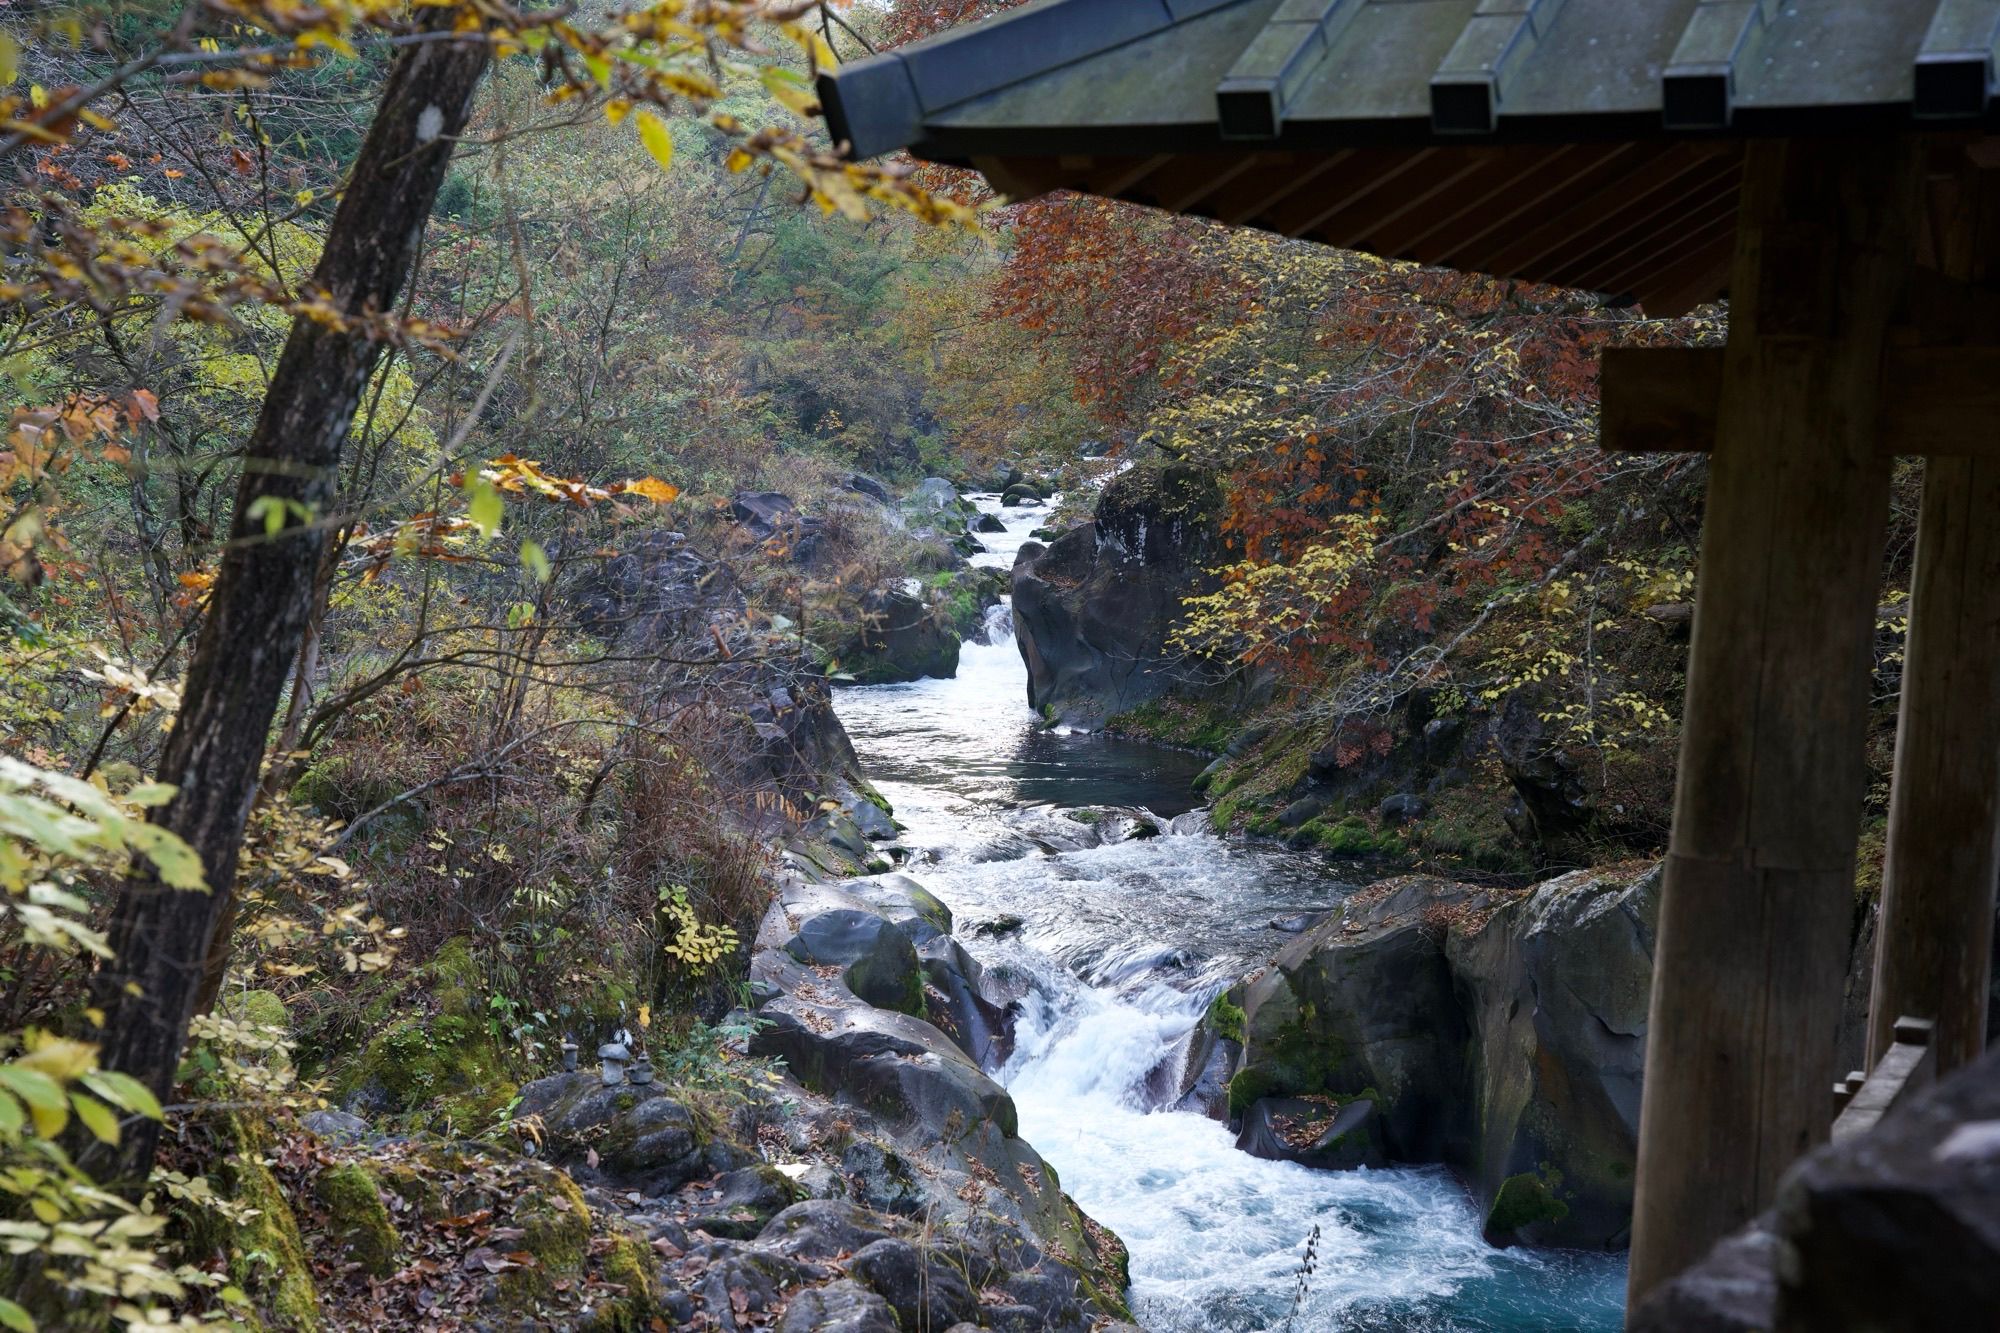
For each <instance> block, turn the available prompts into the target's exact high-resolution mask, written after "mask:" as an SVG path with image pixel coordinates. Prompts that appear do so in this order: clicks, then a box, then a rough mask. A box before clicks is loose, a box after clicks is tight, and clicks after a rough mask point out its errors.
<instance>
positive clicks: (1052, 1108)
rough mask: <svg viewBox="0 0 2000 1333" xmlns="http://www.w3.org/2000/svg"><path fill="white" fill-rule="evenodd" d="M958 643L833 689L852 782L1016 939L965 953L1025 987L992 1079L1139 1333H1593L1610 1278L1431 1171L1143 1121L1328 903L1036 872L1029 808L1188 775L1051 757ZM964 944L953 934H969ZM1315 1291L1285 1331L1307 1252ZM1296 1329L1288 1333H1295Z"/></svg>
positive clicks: (999, 685)
mask: <svg viewBox="0 0 2000 1333" xmlns="http://www.w3.org/2000/svg"><path fill="white" fill-rule="evenodd" d="M982 507H985V508H987V509H988V510H989V512H997V513H999V514H1000V516H1001V518H1002V521H1003V522H1005V523H1006V525H1007V529H1008V530H1007V532H1006V533H996V534H992V535H990V536H986V537H982V540H983V541H985V542H986V543H987V545H988V554H985V555H982V556H977V557H975V561H976V562H977V563H981V564H992V565H997V566H1001V567H1005V566H1008V565H1011V564H1012V563H1013V558H1014V554H1015V552H1016V551H1017V550H1018V549H1019V547H1020V546H1021V544H1022V542H1023V541H1025V539H1026V534H1027V533H1028V531H1029V530H1030V529H1032V528H1033V527H1035V526H1036V525H1037V524H1039V523H1041V522H1042V521H1043V520H1044V518H1045V517H1046V514H1047V509H1046V508H1045V507H1043V506H1039V505H1037V506H1022V507H1020V508H1013V509H1001V508H1000V507H999V506H998V505H997V504H996V503H993V502H991V501H984V502H982ZM996 637H998V640H999V641H998V642H995V643H990V644H977V643H971V642H968V643H967V644H966V645H965V647H964V649H963V651H962V653H961V656H960V660H959V672H958V675H957V677H956V678H954V679H952V680H923V681H917V682H914V683H911V684H907V685H884V686H872V687H866V688H857V689H849V690H843V691H841V692H840V694H839V695H837V696H836V706H837V708H838V711H839V713H840V716H841V719H842V721H843V723H844V724H845V725H846V727H847V730H848V732H849V734H850V735H851V736H852V738H853V740H854V744H855V748H856V750H857V751H858V752H859V754H860V756H861V759H862V762H863V765H864V767H865V768H866V769H867V771H868V773H869V774H870V776H871V777H872V778H874V779H875V781H876V784H877V786H879V787H880V788H881V789H882V791H883V793H884V794H885V795H886V796H888V798H889V800H890V801H891V803H892V804H894V806H895V808H896V815H897V818H898V819H900V820H902V821H903V822H904V823H905V824H907V825H908V826H909V832H908V833H907V834H906V835H905V838H904V841H905V843H906V844H908V845H909V846H911V847H913V848H915V849H917V853H918V855H917V857H916V859H915V860H913V862H912V864H911V865H910V866H909V867H908V870H909V872H910V873H912V874H914V875H915V876H917V877H918V878H919V879H921V880H922V881H923V882H924V883H925V885H927V886H928V887H929V888H930V889H931V890H932V891H933V892H934V893H936V894H937V895H938V896H939V897H940V898H942V899H943V900H944V901H945V902H946V903H947V904H948V905H950V906H951V908H952V909H953V911H954V912H955V913H956V914H957V915H958V917H959V920H960V921H961V922H962V923H975V922H977V921H978V920H980V919H982V918H986V919H991V918H995V917H998V916H1000V915H1002V914H1005V915H1009V916H1014V917H1018V918H1020V919H1021V920H1022V921H1023V925H1022V926H1021V928H1020V930H1019V931H1017V932H1014V933H1011V934H1008V935H1006V936H1004V937H1002V938H998V939H988V938H983V937H969V938H966V940H965V942H966V944H967V945H968V947H970V948H972V949H973V950H974V952H976V953H978V954H980V955H981V956H982V958H984V959H985V961H987V962H989V963H1002V962H1004V963H1006V964H1008V965H1010V966H1013V967H1015V968H1017V969H1020V970H1023V971H1025V972H1027V973H1028V974H1029V975H1031V976H1032V977H1034V978H1035V980H1036V982H1037V985H1036V989H1035V990H1034V992H1033V993H1032V994H1031V995H1030V996H1029V998H1028V1000H1027V1001H1026V1011H1025V1012H1024V1013H1023V1014H1022V1016H1021V1018H1020V1021H1019V1024H1018V1027H1017V1034H1016V1046H1015V1054H1014V1056H1013V1058H1012V1060H1011V1061H1010V1062H1009V1063H1008V1065H1007V1066H1006V1068H1004V1069H1002V1070H998V1071H995V1072H996V1074H997V1076H998V1077H999V1078H1000V1079H1001V1080H1002V1081H1003V1082H1005V1083H1006V1084H1007V1086H1008V1089H1009V1091H1010V1092H1011V1093H1012V1094H1013V1097H1014V1101H1015V1104H1016V1106H1017V1107H1018V1109H1019V1112H1020V1121H1021V1133H1022V1136H1023V1137H1024V1138H1026V1139H1027V1140H1028V1141H1029V1142H1030V1143H1032V1144H1034V1145H1035V1147H1036V1148H1037V1149H1038V1150H1039V1151H1040V1152H1041V1154H1042V1155H1043V1156H1044V1157H1045V1158H1047V1159H1048V1161H1049V1162H1050V1163H1051V1164H1052V1165H1053V1166H1054V1167H1055V1168H1056V1170H1057V1172H1058V1173H1059V1174H1060V1175H1061V1177H1062V1184H1063V1188H1064V1189H1065V1190H1067V1191H1068V1192H1069V1193H1070V1194H1071V1195H1072V1196H1073V1197H1074V1198H1075V1199H1076V1200H1077V1202H1078V1203H1079V1204H1081V1205H1082V1206H1083V1208H1084V1210H1085V1211H1086V1212H1088V1213H1089V1214H1090V1215H1091V1216H1092V1217H1095V1218H1097V1219H1098V1220H1099V1221H1101V1222H1103V1223H1104V1224H1105V1225H1106V1226H1108V1227H1110V1228H1111V1229H1112V1230H1113V1231H1115V1232H1116V1233H1117V1234H1118V1235H1119V1236H1120V1237H1121V1238H1123V1239H1124V1241H1125V1242H1126V1244H1127V1245H1128V1246H1130V1248H1131V1253H1132V1300H1133V1307H1134V1311H1135V1313H1136V1314H1137V1315H1138V1317H1139V1319H1140V1321H1141V1322H1142V1323H1143V1324H1144V1325H1145V1326H1146V1327H1147V1328H1149V1329H1155V1330H1163V1331H1167V1333H1182V1331H1186V1333H1194V1331H1195V1330H1251V1329H1266V1328H1281V1327H1287V1326H1289V1327H1290V1328H1292V1329H1296V1330H1299V1331H1300V1333H1304V1331H1305V1330H1343V1331H1351V1333H1389V1331H1391V1330H1397V1331H1408V1333H1421V1331H1427V1330H1434V1331H1436V1333H1460V1331H1463V1333H1473V1331H1475V1330H1480V1331H1486V1333H1525V1331H1526V1330H1546V1331H1548V1333H1609V1331H1610V1330H1615V1329H1617V1328H1618V1327H1619V1324H1620V1322H1621V1315H1620V1311H1621V1305H1622V1297H1623V1290H1624V1264H1623V1261H1622V1259H1621V1258H1620V1257H1617V1256H1606V1255H1582V1254H1572V1253H1565V1252H1546V1251H1544V1252H1536V1251H1527V1250H1505V1251H1501V1250H1495V1249H1493V1248H1491V1247H1490V1246H1488V1245H1486V1244H1485V1243H1484V1241H1482V1240H1481V1239H1480V1234H1479V1227H1480V1217H1479V1214H1478V1212H1477V1211H1476V1209H1475V1208H1474V1205H1473V1202H1472V1200H1471V1199H1470V1198H1469V1197H1468V1196H1467V1194H1466V1192H1465V1191H1464V1189H1463V1188H1461V1187H1460V1186H1459V1184H1458V1183H1457V1182H1456V1181H1455V1180H1454V1179H1453V1178H1452V1177H1451V1176H1450V1175H1449V1173H1447V1172H1445V1171H1444V1170H1442V1169H1409V1168H1397V1169H1393V1170H1381V1171H1353V1172H1325V1171H1311V1170H1308V1169H1306V1168H1304V1167H1299V1166H1294V1165H1291V1164H1289V1163H1281V1162H1266V1161H1261V1160H1259V1159H1257V1158H1253V1157H1250V1156H1249V1155H1247V1154H1245V1153H1240V1152H1238V1151H1236V1148H1235V1145H1234V1142H1233V1139H1232V1137H1231V1136H1230V1134H1229V1132H1228V1130H1227V1129H1226V1128H1224V1127H1223V1126H1222V1125H1220V1124H1217V1123H1216V1122H1214V1121H1211V1120H1208V1119H1205V1118H1203V1117H1200V1116H1196V1115H1188V1114H1177V1113H1172V1112H1167V1111H1162V1110H1158V1109H1156V1108H1154V1107H1153V1106H1152V1105H1150V1103H1151V1102H1152V1101H1153V1100H1155V1097H1154V1096H1153V1095H1152V1094H1149V1093H1148V1092H1147V1088H1148V1086H1149V1083H1150V1085H1151V1086H1153V1087H1155V1088H1157V1087H1158V1084H1159V1079H1158V1070H1157V1068H1156V1067H1157V1066H1159V1065H1160V1063H1161V1061H1162V1059H1163V1058H1165V1057H1167V1056H1168V1055H1169V1053H1170V1052H1171V1051H1172V1050H1173V1049H1174V1047H1175V1045H1176V1043H1177V1041H1178V1040H1179V1039H1180V1038H1181V1037H1183V1036H1185V1035H1186V1033H1187V1032H1188V1030H1189V1029H1190V1028H1191V1027H1192V1026H1193V1025H1194V1023H1195V1021H1196V1020H1197V1018H1198V1017H1199V1015H1200V1014H1201V1012H1202V1010H1203V1009H1204V1008H1205V1007H1206V1004H1207V1001H1208V999H1209V998H1210V997H1211V996H1212V995H1213V994H1214V992H1215V991H1216V990H1217V989H1219V988H1220V987H1221V986H1222V985H1223V984H1225V983H1226V982H1227V981H1228V980H1230V979H1233V978H1234V977H1237V976H1240V975H1242V974H1243V973H1244V972H1245V971H1247V970H1248V969H1249V968H1251V967H1254V966H1255V965H1257V963H1258V962H1260V961H1261V960H1262V959H1263V958H1265V957H1266V956H1268V954H1269V953H1270V952H1271V951H1272V950H1274V949H1275V948H1277V947H1278V946H1279V945H1280V944H1282V942H1283V940H1284V938H1285V937H1284V936H1283V935H1281V934H1278V933H1277V932H1275V931H1273V930H1272V929H1271V928H1270V924H1269V923H1270V921H1271V920H1272V918H1273V917H1277V916H1285V915H1290V914H1293V913H1296V912H1300V911H1310V910H1318V909H1323V908H1325V907H1328V906H1330V905H1332V903H1333V902H1334V901H1336V900H1337V898H1338V897H1339V895H1340V894H1341V893H1343V892H1344V891H1345V886H1342V885H1340V884H1338V883H1336V882H1334V881H1331V880H1330V879H1328V878H1327V876H1326V874H1325V872H1324V871H1323V870H1322V869H1320V868H1319V867H1318V866H1316V865H1314V864H1312V863H1310V862H1307V861H1305V860H1303V859H1301V858H1296V857H1291V856H1288V855H1285V854H1282V853H1273V852H1266V851H1250V850H1246V849H1244V848H1242V847H1240V846H1237V845H1234V844H1232V843H1230V842H1228V841H1227V840H1225V839H1221V838H1217V837H1214V836H1212V835H1210V834H1207V833H1192V834H1181V835H1171V836H1163V837H1158V838H1150V839H1145V840H1141V841H1136V842H1124V843H1116V844H1113V845H1111V846H1106V847H1092V848H1086V849H1083V850H1080V851H1070V852H1061V853H1057V854H1053V855H1051V854H1045V853H1043V852H1041V851H1039V850H1036V849H1035V848H1034V847H1033V846H1032V844H1030V843H1029V842H1028V841H1027V840H1026V839H1024V838H1023V837H1022V836H1021V834H1020V832H1018V831H1016V830H1015V829H1014V828H1013V827H1012V826H1011V825H1010V823H1009V819H1010V817H1014V812H1017V811H1018V810H1020V808H1021V807H1024V806H1031V805H1034V804H1037V803H1046V804H1048V805H1051V806H1054V807H1074V806H1081V805H1093V804H1120V805H1145V806H1147V807H1149V808H1151V809H1154V810H1156V811H1159V812H1160V813H1163V814H1172V813H1175V812H1176V811H1178V810H1182V809H1186V808H1188V807H1189V806H1190V804H1191V803H1192V802H1191V798H1189V796H1188V795H1187V782H1188V779H1189V778H1191V777H1192V776H1193V774H1194V772H1195V771H1196V770H1198V769H1199V767H1200V766H1201V763H1202V762H1203V761H1202V760H1200V759H1199V758H1194V757H1189V756H1185V755H1179V754H1176V753H1173V752H1170V751H1161V750H1158V749H1156V748H1154V747H1148V746H1142V745H1133V744H1130V743H1121V742H1115V741H1109V740H1105V739H1103V738H1099V737H1056V736H1050V735H1048V734H1047V733H1046V732H1043V731H1041V730H1040V729H1039V727H1038V725H1037V719H1036V717H1035V715H1034V713H1033V711H1032V710H1031V709H1029V708H1028V706H1027V702H1026V693H1025V676H1024V669H1023V667H1022V664H1021V658H1020V655H1019V652H1018V650H1017V649H1016V647H1015V645H1014V643H1013V642H1012V640H1011V639H1010V638H1008V637H1006V636H1005V635H1000V636H996ZM965 934H966V932H965V931H964V930H961V935H965ZM1315 1226H1317V1227H1318V1228H1319V1229H1320V1231H1319V1234H1320V1239H1319V1243H1318V1257H1317V1262H1316V1267H1315V1269H1314V1272H1313V1273H1312V1275H1311V1278H1310V1281H1309V1283H1308V1284H1307V1293H1306V1296H1305V1299H1304V1301H1303V1303H1302V1304H1300V1305H1299V1307H1298V1308H1297V1309H1296V1310H1294V1305H1293V1303H1294V1298H1295V1294H1296V1291H1297V1279H1298V1276H1299V1272H1300V1264H1301V1261H1302V1259H1303V1257H1304V1254H1305V1246H1306V1238H1307V1236H1308V1235H1309V1234H1310V1233H1311V1232H1312V1229H1313V1228H1314V1227H1315ZM1288 1321H1289V1325H1288Z"/></svg>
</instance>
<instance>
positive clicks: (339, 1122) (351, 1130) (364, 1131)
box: [299, 1111, 368, 1144]
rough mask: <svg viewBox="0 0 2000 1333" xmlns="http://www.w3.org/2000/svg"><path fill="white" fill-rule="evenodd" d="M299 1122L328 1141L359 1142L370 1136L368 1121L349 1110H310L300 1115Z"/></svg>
mask: <svg viewBox="0 0 2000 1333" xmlns="http://www.w3.org/2000/svg"><path fill="white" fill-rule="evenodd" d="M299 1124H300V1125H301V1126H302V1127H304V1129H305V1131H306V1132H307V1133H308V1134H311V1135H312V1136H313V1137H314V1138H317V1139H323V1140H325V1141H326V1142H328V1143H336V1144H349V1143H358V1142H360V1141H361V1140H362V1139H365V1138H367V1137H368V1122H367V1121H366V1120H363V1119H362V1118H361V1117H360V1116H358V1115H354V1114H352V1113H350V1112H347V1111H308V1112H306V1113H305V1114H304V1115H302V1116H300V1117H299Z"/></svg>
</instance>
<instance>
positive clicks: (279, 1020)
mask: <svg viewBox="0 0 2000 1333" xmlns="http://www.w3.org/2000/svg"><path fill="white" fill-rule="evenodd" d="M216 1008H217V1009H218V1010H220V1011H221V1013H222V1016H223V1017H224V1018H227V1019H231V1020H233V1021H235V1022H238V1023H248V1024H250V1025H251V1026H253V1027H259V1028H269V1029H274V1030H276V1031H277V1032H280V1033H283V1034H284V1035H285V1036H286V1037H290V1036H291V1035H292V1015H291V1011H290V1010H288V1009H286V1008H285V1002H284V1001H283V1000H281V999H279V998H278V995H277V992H275V991H268V990H250V991H235V992H232V993H230V994H227V995H224V996H223V997H222V998H221V1000H220V1001H218V1003H217V1004H216ZM258 1063H260V1064H262V1065H264V1066H266V1067H267V1068H270V1069H277V1070H284V1069H290V1068H291V1067H292V1059H291V1056H290V1055H288V1054H286V1053H285V1052H284V1051H282V1050H277V1051H265V1052H263V1054H262V1056H261V1057H260V1059H259V1060H258Z"/></svg>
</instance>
